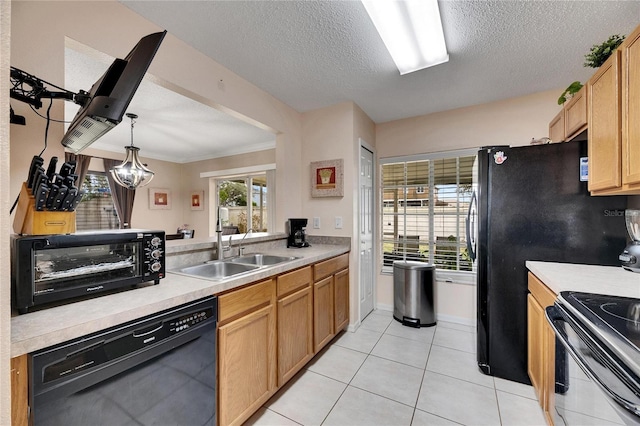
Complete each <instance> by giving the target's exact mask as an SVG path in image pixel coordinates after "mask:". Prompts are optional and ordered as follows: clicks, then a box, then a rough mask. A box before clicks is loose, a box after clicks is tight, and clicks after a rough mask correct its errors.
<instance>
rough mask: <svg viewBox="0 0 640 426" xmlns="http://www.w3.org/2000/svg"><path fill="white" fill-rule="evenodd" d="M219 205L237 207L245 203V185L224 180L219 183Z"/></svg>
mask: <svg viewBox="0 0 640 426" xmlns="http://www.w3.org/2000/svg"><path fill="white" fill-rule="evenodd" d="M219 194H220V205H221V206H223V207H238V206H246V205H247V185H245V184H244V183H242V182H233V181H230V180H226V181H224V182H222V183H221V184H220V192H219Z"/></svg>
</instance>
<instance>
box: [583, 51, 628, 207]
mask: <svg viewBox="0 0 640 426" xmlns="http://www.w3.org/2000/svg"><path fill="white" fill-rule="evenodd" d="M587 87H588V91H589V103H590V105H589V142H588V144H589V191H591V192H592V193H593V194H594V195H595V193H597V192H598V191H605V190H611V189H615V188H619V187H620V186H621V185H622V174H621V168H620V166H621V159H622V152H621V148H622V144H621V132H620V126H621V103H620V96H621V91H620V51H619V50H616V51H615V52H614V53H613V54H612V55H611V56H610V57H609V59H608V60H607V61H606V62H605V63H604V64H603V65H602V66H601V67H600V68H599V69H598V71H597V72H596V73H595V74H594V75H593V77H591V79H590V80H589V82H588V83H587Z"/></svg>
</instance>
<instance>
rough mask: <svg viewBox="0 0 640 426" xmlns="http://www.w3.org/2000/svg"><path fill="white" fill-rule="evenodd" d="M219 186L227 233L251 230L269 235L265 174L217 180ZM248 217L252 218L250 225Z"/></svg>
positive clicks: (223, 221) (220, 204)
mask: <svg viewBox="0 0 640 426" xmlns="http://www.w3.org/2000/svg"><path fill="white" fill-rule="evenodd" d="M216 184H217V188H218V205H219V206H220V207H221V208H222V209H223V210H222V212H221V216H222V219H223V220H222V225H223V226H225V227H227V231H226V233H234V232H236V233H245V232H247V231H248V230H249V229H252V230H253V231H255V232H266V231H267V230H268V229H269V226H268V223H269V221H268V220H269V218H268V213H267V206H268V202H267V199H268V198H269V197H268V195H269V194H268V191H267V175H266V174H260V175H252V176H240V177H232V178H227V179H218V180H217V182H216ZM248 217H251V224H248V223H247V222H248V221H247V218H248ZM214 220H215V218H214Z"/></svg>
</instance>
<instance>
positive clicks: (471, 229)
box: [465, 191, 478, 262]
mask: <svg viewBox="0 0 640 426" xmlns="http://www.w3.org/2000/svg"><path fill="white" fill-rule="evenodd" d="M477 218H478V198H477V197H476V192H475V191H473V194H472V195H471V201H470V202H469V210H468V211H467V220H466V221H465V222H466V231H467V254H468V255H469V257H470V258H471V261H472V262H473V261H475V260H476V231H477V229H476V220H477Z"/></svg>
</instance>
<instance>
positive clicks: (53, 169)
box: [47, 157, 58, 180]
mask: <svg viewBox="0 0 640 426" xmlns="http://www.w3.org/2000/svg"><path fill="white" fill-rule="evenodd" d="M57 164H58V157H51V160H49V167H47V177H48V178H49V180H51V179H53V175H55V174H56V165H57Z"/></svg>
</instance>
